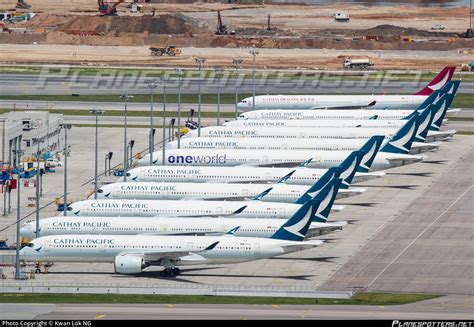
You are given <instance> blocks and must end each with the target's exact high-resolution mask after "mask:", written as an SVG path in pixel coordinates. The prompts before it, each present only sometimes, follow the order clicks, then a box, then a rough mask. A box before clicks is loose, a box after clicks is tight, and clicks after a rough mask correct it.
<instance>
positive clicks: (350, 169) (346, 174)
mask: <svg viewBox="0 0 474 327" xmlns="http://www.w3.org/2000/svg"><path fill="white" fill-rule="evenodd" d="M369 158H370V157H369ZM356 162H357V156H354V160H352V163H351V165H350V166H349V167H348V168H347V169H346V170H344V171H343V172H342V173H341V175H340V177H339V178H341V179H342V183H343V184H344V185H346V186H349V185H350V184H349V183H348V182H346V178H347V177H349V176H350V175H351V173H352V172H353V171H354V169H355V166H356ZM361 166H362V165H361ZM363 167H365V166H363ZM367 169H369V168H367Z"/></svg>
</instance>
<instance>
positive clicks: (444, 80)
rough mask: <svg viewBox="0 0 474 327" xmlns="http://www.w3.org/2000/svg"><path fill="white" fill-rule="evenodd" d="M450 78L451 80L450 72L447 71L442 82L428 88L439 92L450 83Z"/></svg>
mask: <svg viewBox="0 0 474 327" xmlns="http://www.w3.org/2000/svg"><path fill="white" fill-rule="evenodd" d="M448 78H449V71H446V75H444V77H443V79H442V80H441V81H439V82H438V83H436V84H433V85H428V88H430V89H432V90H433V91H436V90H439V89H440V88H442V87H443V86H444V84H446V82H447V81H448Z"/></svg>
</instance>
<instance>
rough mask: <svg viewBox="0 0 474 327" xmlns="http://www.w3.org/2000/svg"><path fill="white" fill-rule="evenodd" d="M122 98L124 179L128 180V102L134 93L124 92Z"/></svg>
mask: <svg viewBox="0 0 474 327" xmlns="http://www.w3.org/2000/svg"><path fill="white" fill-rule="evenodd" d="M120 98H121V99H122V100H123V102H124V105H125V115H124V132H123V181H124V182H126V181H127V103H128V100H130V99H131V98H133V95H129V94H122V95H121V96H120Z"/></svg>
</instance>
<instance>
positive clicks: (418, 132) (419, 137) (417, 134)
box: [416, 109, 432, 142]
mask: <svg viewBox="0 0 474 327" xmlns="http://www.w3.org/2000/svg"><path fill="white" fill-rule="evenodd" d="M425 110H429V109H425ZM431 115H432V112H431V110H430V111H429V113H428V115H426V118H425V120H423V122H422V123H421V125H420V126H418V131H417V133H416V137H417V138H418V139H419V140H420V141H421V142H424V141H425V138H424V137H423V136H422V135H421V134H423V132H424V131H425V129H426V128H427V127H428V124H429V122H430V119H431Z"/></svg>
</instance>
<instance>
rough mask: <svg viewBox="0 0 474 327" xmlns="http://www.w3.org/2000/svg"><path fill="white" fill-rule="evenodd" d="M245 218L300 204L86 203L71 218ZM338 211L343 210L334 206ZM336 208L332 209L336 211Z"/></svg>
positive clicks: (285, 211) (282, 214)
mask: <svg viewBox="0 0 474 327" xmlns="http://www.w3.org/2000/svg"><path fill="white" fill-rule="evenodd" d="M244 206H246V207H245V209H244V210H243V211H242V212H240V213H239V214H238V215H239V217H242V218H255V217H259V218H289V217H291V216H292V215H293V214H294V213H295V212H296V211H297V210H298V209H299V208H300V207H301V205H299V204H294V203H281V202H260V201H202V200H84V201H78V202H74V203H72V204H70V205H69V206H68V208H70V209H71V210H69V209H68V211H67V215H68V216H100V217H157V216H162V217H163V216H165V217H193V216H196V217H205V216H216V217H217V216H225V215H232V214H233V213H234V212H235V211H237V210H238V209H241V208H242V207H244ZM334 207H335V211H338V210H340V209H341V207H340V206H337V207H336V206H334ZM334 207H333V208H334Z"/></svg>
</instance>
